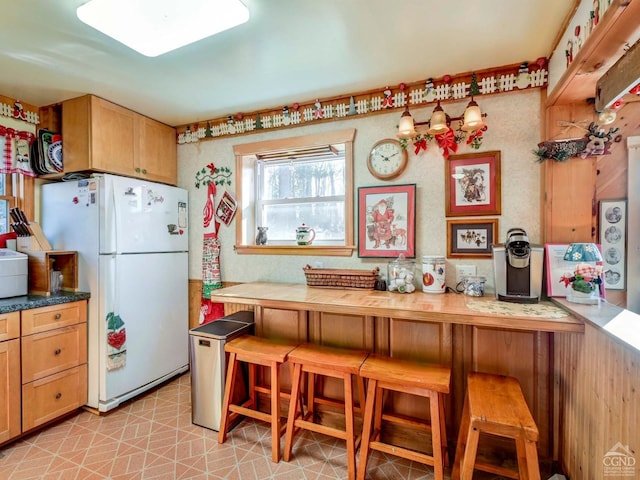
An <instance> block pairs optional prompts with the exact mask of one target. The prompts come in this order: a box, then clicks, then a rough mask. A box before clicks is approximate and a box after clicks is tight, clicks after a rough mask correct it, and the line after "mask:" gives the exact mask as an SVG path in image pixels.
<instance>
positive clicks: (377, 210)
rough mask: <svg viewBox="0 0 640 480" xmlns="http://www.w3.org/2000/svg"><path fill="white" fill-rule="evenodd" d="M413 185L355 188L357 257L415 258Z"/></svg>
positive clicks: (414, 186) (414, 187)
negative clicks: (356, 192) (356, 191)
mask: <svg viewBox="0 0 640 480" xmlns="http://www.w3.org/2000/svg"><path fill="white" fill-rule="evenodd" d="M415 237H416V185H415V184H410V185H390V186H377V187H360V188H358V256H359V257H398V256H399V255H400V254H403V255H404V256H405V257H406V258H414V257H415V256H416V248H415V243H416V242H415Z"/></svg>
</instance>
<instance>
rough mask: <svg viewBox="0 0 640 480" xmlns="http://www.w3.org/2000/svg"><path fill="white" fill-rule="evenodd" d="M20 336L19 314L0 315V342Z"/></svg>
mask: <svg viewBox="0 0 640 480" xmlns="http://www.w3.org/2000/svg"><path fill="white" fill-rule="evenodd" d="M19 336H20V312H11V313H0V342H4V341H5V340H11V339H12V338H18V337H19Z"/></svg>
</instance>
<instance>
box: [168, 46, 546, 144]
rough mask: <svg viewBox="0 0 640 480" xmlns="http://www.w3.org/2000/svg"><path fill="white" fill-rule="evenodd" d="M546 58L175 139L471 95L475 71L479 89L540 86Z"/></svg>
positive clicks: (209, 125)
mask: <svg viewBox="0 0 640 480" xmlns="http://www.w3.org/2000/svg"><path fill="white" fill-rule="evenodd" d="M546 67H547V59H546V58H540V59H538V60H536V61H535V62H533V63H532V64H529V63H528V62H524V63H522V64H519V65H508V66H504V67H497V68H492V69H487V70H480V71H476V72H468V73H464V74H459V75H455V76H451V75H445V76H443V77H442V78H438V79H433V78H429V79H427V80H425V81H418V82H413V83H409V84H406V83H400V84H399V85H398V86H396V87H388V86H387V87H384V88H379V89H376V90H370V91H367V92H361V93H359V94H351V95H343V96H339V97H332V98H325V99H315V100H313V101H306V102H303V103H298V102H295V103H293V104H291V105H284V106H282V107H280V108H277V109H267V110H259V111H254V112H250V113H236V114H233V115H232V114H230V115H227V116H226V117H221V118H216V119H211V120H205V121H202V122H198V123H195V124H188V125H181V126H178V127H177V128H176V130H177V133H178V135H177V137H178V143H179V144H184V143H193V142H198V141H200V140H210V139H214V138H217V137H226V136H237V135H243V134H248V133H256V132H260V131H262V130H275V129H282V128H290V127H296V126H301V125H309V124H312V123H318V122H326V121H334V120H344V119H347V118H349V117H356V116H358V117H360V116H365V115H372V114H377V113H384V112H388V111H391V110H395V109H400V108H402V109H403V108H405V107H406V106H410V105H411V106H423V105H428V104H434V103H436V102H437V101H438V100H439V101H440V102H441V103H446V102H450V101H457V100H463V99H466V98H469V97H470V96H471V95H470V94H469V87H470V86H471V80H472V76H473V75H475V76H476V79H477V82H478V87H479V90H480V93H479V95H476V97H477V96H482V95H491V94H495V93H504V92H511V91H514V90H524V89H527V88H539V87H544V86H546V85H547V81H548V76H549V75H548V71H547V69H546Z"/></svg>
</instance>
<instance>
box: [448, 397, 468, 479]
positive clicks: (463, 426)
mask: <svg viewBox="0 0 640 480" xmlns="http://www.w3.org/2000/svg"><path fill="white" fill-rule="evenodd" d="M468 430H469V398H468V397H467V396H466V395H465V398H464V405H463V407H462V417H461V420H460V430H459V431H458V443H457V446H456V456H455V458H454V461H453V471H452V472H451V480H460V464H461V463H462V456H463V455H464V450H465V446H466V439H467V431H468Z"/></svg>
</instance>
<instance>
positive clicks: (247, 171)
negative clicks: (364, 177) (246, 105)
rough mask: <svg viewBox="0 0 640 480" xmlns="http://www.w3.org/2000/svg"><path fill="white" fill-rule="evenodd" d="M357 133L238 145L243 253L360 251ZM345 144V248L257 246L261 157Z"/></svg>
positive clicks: (238, 233) (347, 253)
mask: <svg viewBox="0 0 640 480" xmlns="http://www.w3.org/2000/svg"><path fill="white" fill-rule="evenodd" d="M355 133H356V130H355V129H354V128H353V129H347V130H339V131H334V132H324V133H317V134H311V135H303V136H300V137H290V138H282V139H277V140H265V141H261V142H254V143H246V144H242V145H234V147H233V153H234V155H235V160H236V174H237V177H238V183H237V185H238V187H237V191H236V200H237V201H238V210H237V212H236V241H235V246H234V248H235V250H236V252H237V253H239V254H250V255H251V254H252V255H313V256H315V255H317V256H321V255H323V256H351V255H353V252H354V251H355V249H356V246H355V243H354V225H353V224H354V220H353V219H354V216H353V215H354V206H353V203H354V186H353V171H354V167H353V140H354V138H355ZM339 143H342V144H344V147H345V148H344V158H345V195H344V197H345V198H344V204H345V226H344V227H345V240H344V245H255V244H253V240H254V238H255V232H256V228H255V218H253V216H255V214H254V213H253V212H255V181H254V180H255V164H256V162H257V155H259V154H261V153H266V152H273V151H281V150H296V149H300V148H305V147H312V146H318V145H331V144H339ZM245 215H246V216H245Z"/></svg>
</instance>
